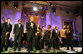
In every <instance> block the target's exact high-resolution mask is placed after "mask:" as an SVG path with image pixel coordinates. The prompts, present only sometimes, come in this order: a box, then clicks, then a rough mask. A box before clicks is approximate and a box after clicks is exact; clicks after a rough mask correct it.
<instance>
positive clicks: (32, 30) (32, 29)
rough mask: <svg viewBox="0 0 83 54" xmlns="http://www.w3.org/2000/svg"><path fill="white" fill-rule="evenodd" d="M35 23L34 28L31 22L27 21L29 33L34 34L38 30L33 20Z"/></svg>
mask: <svg viewBox="0 0 83 54" xmlns="http://www.w3.org/2000/svg"><path fill="white" fill-rule="evenodd" d="M32 23H33V24H34V25H33V28H32V27H31V26H30V25H31V22H27V23H26V29H27V33H28V34H29V35H34V34H35V32H36V31H37V27H36V24H35V23H34V22H32Z"/></svg>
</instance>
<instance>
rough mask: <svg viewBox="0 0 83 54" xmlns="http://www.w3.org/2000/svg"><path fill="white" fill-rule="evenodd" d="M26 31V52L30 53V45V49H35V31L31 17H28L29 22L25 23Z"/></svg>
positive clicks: (35, 27)
mask: <svg viewBox="0 0 83 54" xmlns="http://www.w3.org/2000/svg"><path fill="white" fill-rule="evenodd" d="M26 29H27V44H28V45H27V47H28V49H27V51H28V52H30V51H31V44H32V49H35V33H36V30H37V26H36V24H35V23H34V22H33V17H32V16H31V17H30V21H29V22H27V23H26Z"/></svg>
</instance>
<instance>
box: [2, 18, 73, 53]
mask: <svg viewBox="0 0 83 54" xmlns="http://www.w3.org/2000/svg"><path fill="white" fill-rule="evenodd" d="M2 19H3V20H4V17H2ZM33 19H34V18H33V17H30V20H29V22H27V23H26V30H27V32H26V33H27V35H26V39H27V51H28V52H30V51H31V50H40V49H44V48H45V47H46V48H45V50H46V51H49V50H50V49H51V47H53V49H58V50H59V49H60V45H59V43H62V44H63V45H64V46H65V47H66V46H67V50H69V46H71V50H74V49H73V41H72V38H73V31H72V29H71V26H69V25H68V26H67V28H66V26H64V28H63V29H62V30H61V32H60V31H59V30H58V27H57V26H55V28H54V29H53V30H52V29H51V25H48V28H47V29H45V28H44V27H42V28H40V25H37V26H36V24H35V22H33ZM10 22H11V19H10V18H7V22H5V21H4V23H1V32H2V33H1V51H3V48H5V50H7V48H8V44H9V37H10V33H11V30H12V25H11V24H10ZM23 31H24V26H23V25H22V24H21V19H19V20H18V24H15V25H14V29H13V36H14V45H13V46H14V51H16V49H17V48H18V50H19V51H20V50H21V45H22V44H21V40H22V37H23V33H24V32H23ZM17 43H18V45H17ZM44 46H45V47H44Z"/></svg>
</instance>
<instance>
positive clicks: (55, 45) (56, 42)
mask: <svg viewBox="0 0 83 54" xmlns="http://www.w3.org/2000/svg"><path fill="white" fill-rule="evenodd" d="M59 37H60V31H59V30H57V32H56V30H55V29H53V31H52V40H53V48H54V49H59V43H60V42H59Z"/></svg>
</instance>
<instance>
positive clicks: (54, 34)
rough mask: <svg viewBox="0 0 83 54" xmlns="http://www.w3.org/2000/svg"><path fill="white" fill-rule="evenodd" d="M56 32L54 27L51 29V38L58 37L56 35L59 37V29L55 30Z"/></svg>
mask: <svg viewBox="0 0 83 54" xmlns="http://www.w3.org/2000/svg"><path fill="white" fill-rule="evenodd" d="M57 31H58V32H57V33H56V30H55V29H53V31H52V38H58V37H60V31H59V30H57Z"/></svg>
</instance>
